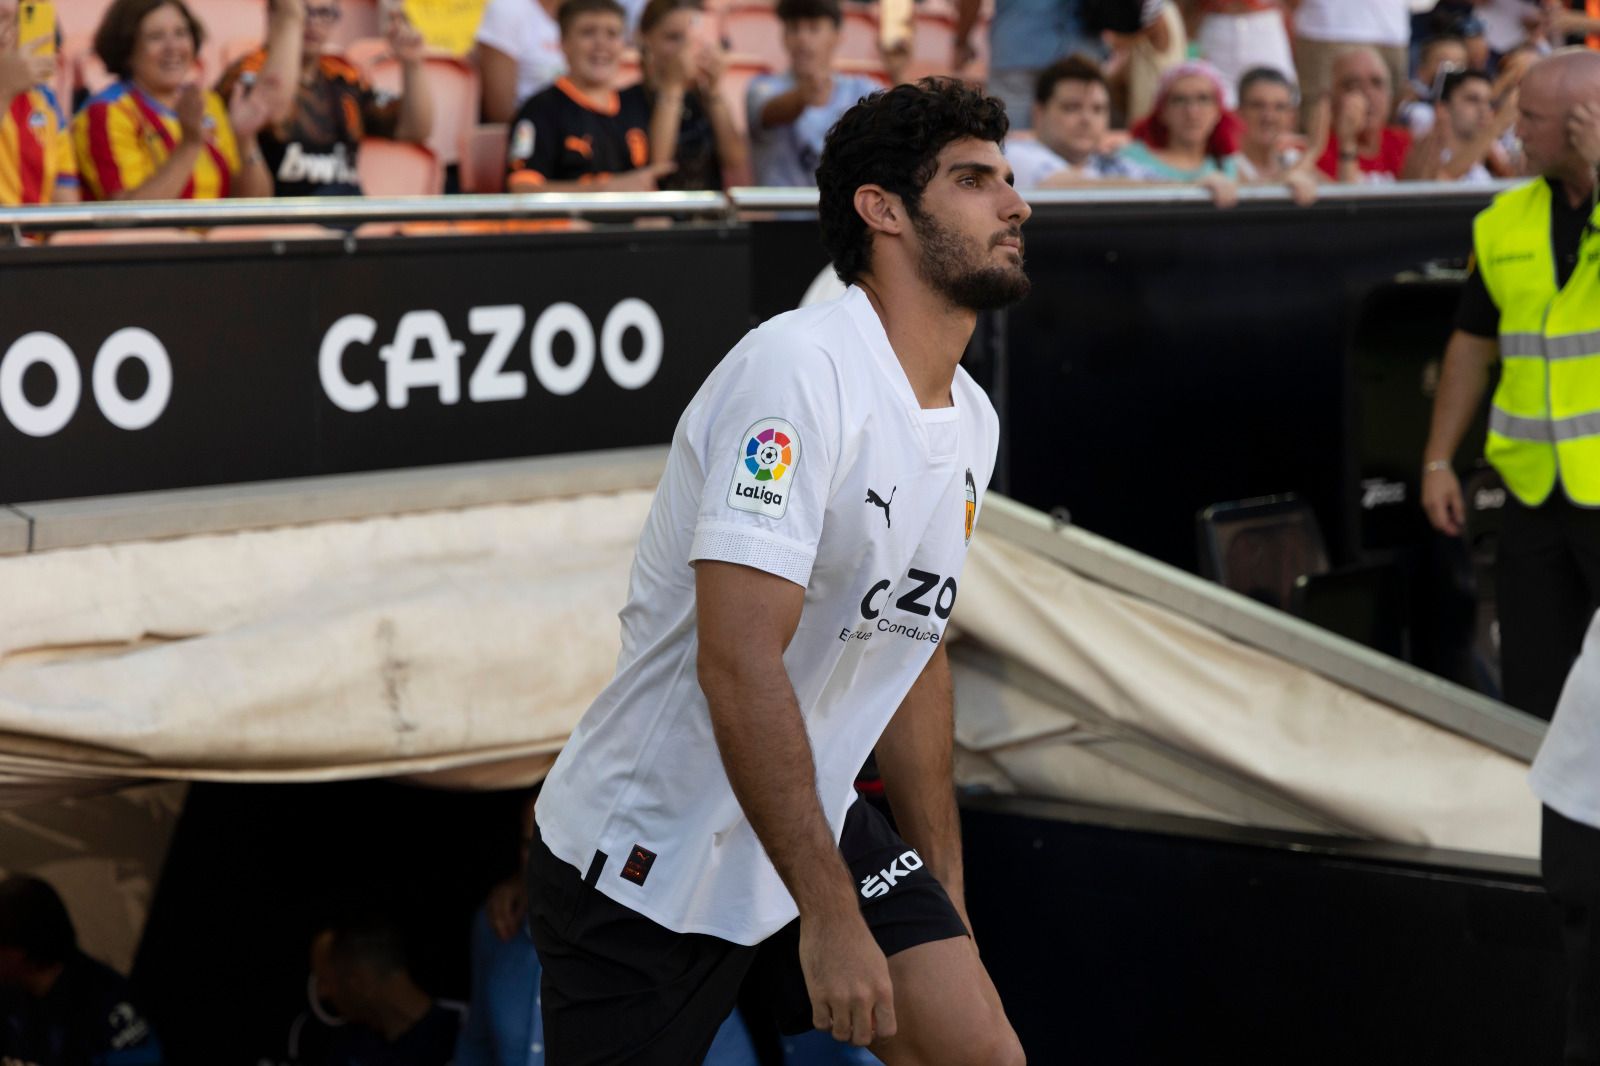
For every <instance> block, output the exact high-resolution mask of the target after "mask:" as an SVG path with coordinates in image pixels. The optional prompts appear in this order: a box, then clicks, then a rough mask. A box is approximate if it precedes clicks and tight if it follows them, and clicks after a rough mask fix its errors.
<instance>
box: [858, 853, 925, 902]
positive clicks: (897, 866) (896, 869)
mask: <svg viewBox="0 0 1600 1066" xmlns="http://www.w3.org/2000/svg"><path fill="white" fill-rule="evenodd" d="M920 869H922V856H921V855H918V854H917V853H916V852H915V851H907V852H906V853H905V854H904V855H901V856H900V857H899V858H898V859H896V860H894V862H891V863H890V864H889V866H888V868H887V869H883V870H879V871H878V872H877V873H875V874H873V875H872V876H871V877H868V878H864V879H863V880H862V882H861V894H862V895H863V896H865V897H866V898H867V899H873V898H875V897H877V896H887V895H888V894H889V890H890V889H891V888H893V887H894V886H895V884H896V882H898V881H899V880H900V879H901V878H902V877H909V876H911V874H913V873H915V872H916V871H917V870H920Z"/></svg>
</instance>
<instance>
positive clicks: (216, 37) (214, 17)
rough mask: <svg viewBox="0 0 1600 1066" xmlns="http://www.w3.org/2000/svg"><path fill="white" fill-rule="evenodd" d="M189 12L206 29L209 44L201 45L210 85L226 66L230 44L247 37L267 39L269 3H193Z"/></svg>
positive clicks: (217, 0) (233, 0)
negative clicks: (227, 49) (227, 48)
mask: <svg viewBox="0 0 1600 1066" xmlns="http://www.w3.org/2000/svg"><path fill="white" fill-rule="evenodd" d="M189 10H190V11H192V12H194V17H195V18H197V19H199V20H200V25H201V27H202V28H203V29H204V30H205V34H206V40H205V44H203V45H201V46H200V66H201V69H202V70H203V71H204V75H205V79H206V84H208V85H209V84H211V83H212V82H215V81H216V79H217V78H218V77H219V76H220V75H221V74H222V70H223V67H224V66H225V65H226V64H225V63H224V62H223V49H224V46H225V45H226V44H228V43H229V42H232V41H237V40H240V39H242V38H245V37H253V38H254V39H255V40H256V41H258V42H259V41H263V40H265V39H266V35H267V5H266V2H265V0H189Z"/></svg>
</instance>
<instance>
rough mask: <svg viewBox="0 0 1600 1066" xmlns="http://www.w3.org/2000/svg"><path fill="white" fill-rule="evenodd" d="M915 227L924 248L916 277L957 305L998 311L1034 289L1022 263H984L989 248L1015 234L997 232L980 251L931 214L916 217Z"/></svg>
mask: <svg viewBox="0 0 1600 1066" xmlns="http://www.w3.org/2000/svg"><path fill="white" fill-rule="evenodd" d="M912 224H913V225H914V226H915V227H916V231H917V239H918V241H919V242H920V243H921V246H922V251H921V254H920V255H919V257H918V259H917V276H918V277H919V278H921V279H922V280H923V282H925V283H926V284H927V285H928V286H929V287H930V288H932V289H933V291H934V292H937V293H938V294H939V295H941V296H943V297H944V298H945V299H946V300H948V301H950V303H951V304H953V305H954V306H956V307H960V308H964V309H966V310H968V311H998V310H1000V309H1001V308H1002V307H1009V306H1011V305H1012V304H1014V303H1016V302H1017V301H1018V300H1021V299H1022V298H1023V297H1025V296H1027V295H1028V290H1029V289H1030V288H1031V287H1032V286H1031V285H1030V283H1029V281H1028V275H1027V274H1026V273H1025V272H1024V271H1023V269H1022V263H1021V262H1020V260H1019V262H1018V263H1017V264H1016V265H1015V266H988V265H986V264H985V263H984V260H985V259H986V258H987V253H988V251H989V249H990V248H993V247H996V246H997V245H998V244H999V242H1000V241H1001V240H1003V239H1005V238H1007V237H1016V236H1017V233H1016V232H1015V231H1006V232H1002V233H998V234H996V235H995V236H994V237H993V238H991V239H990V241H989V243H988V245H987V246H986V247H983V248H979V247H978V246H977V242H976V241H974V240H972V239H971V238H969V237H965V236H963V235H961V234H959V233H957V232H956V231H955V230H953V229H949V228H947V227H946V226H943V225H941V224H940V223H939V221H938V220H937V219H935V218H934V217H933V216H931V215H914V216H912ZM1019 253H1020V249H1019Z"/></svg>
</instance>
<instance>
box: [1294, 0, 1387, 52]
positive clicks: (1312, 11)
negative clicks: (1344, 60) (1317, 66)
mask: <svg viewBox="0 0 1600 1066" xmlns="http://www.w3.org/2000/svg"><path fill="white" fill-rule="evenodd" d="M1294 32H1295V33H1296V34H1297V35H1298V36H1300V37H1304V38H1305V39H1306V40H1308V41H1337V42H1339V43H1341V44H1376V45H1397V46H1401V47H1404V46H1405V45H1407V44H1409V43H1410V42H1411V5H1410V3H1409V2H1408V0H1300V6H1299V7H1297V8H1296V9H1295V12H1294Z"/></svg>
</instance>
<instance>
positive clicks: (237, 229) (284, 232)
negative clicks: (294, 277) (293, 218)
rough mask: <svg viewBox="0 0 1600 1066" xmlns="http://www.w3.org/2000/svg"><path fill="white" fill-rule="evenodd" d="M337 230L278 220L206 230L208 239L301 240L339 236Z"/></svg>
mask: <svg viewBox="0 0 1600 1066" xmlns="http://www.w3.org/2000/svg"><path fill="white" fill-rule="evenodd" d="M342 235H343V234H342V233H341V232H340V231H339V230H334V229H329V228H328V227H327V226H318V225H316V224H314V223H311V222H279V223H276V224H273V225H269V226H215V227H213V228H211V229H210V230H208V231H206V235H205V239H206V240H208V241H302V240H316V239H319V238H327V237H339V236H342Z"/></svg>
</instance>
